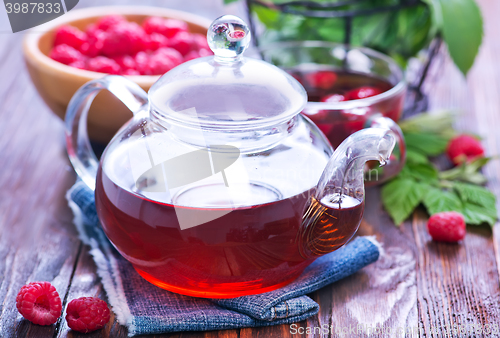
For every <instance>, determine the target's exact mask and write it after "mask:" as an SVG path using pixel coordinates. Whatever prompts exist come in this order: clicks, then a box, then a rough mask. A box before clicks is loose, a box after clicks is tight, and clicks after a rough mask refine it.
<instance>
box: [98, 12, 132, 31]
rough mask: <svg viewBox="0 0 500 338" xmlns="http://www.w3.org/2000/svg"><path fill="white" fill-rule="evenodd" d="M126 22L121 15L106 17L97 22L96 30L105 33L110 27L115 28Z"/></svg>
mask: <svg viewBox="0 0 500 338" xmlns="http://www.w3.org/2000/svg"><path fill="white" fill-rule="evenodd" d="M124 22H127V19H125V18H124V17H123V16H121V15H106V16H105V17H103V18H101V19H100V20H99V21H98V22H97V28H99V29H101V30H103V31H107V30H108V29H110V28H111V27H114V26H117V25H119V24H121V23H124Z"/></svg>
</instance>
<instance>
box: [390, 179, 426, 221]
mask: <svg viewBox="0 0 500 338" xmlns="http://www.w3.org/2000/svg"><path fill="white" fill-rule="evenodd" d="M428 189H429V186H428V185H427V184H422V183H419V182H417V181H416V180H415V179H412V178H409V177H398V178H395V179H393V180H392V181H390V182H389V183H387V184H386V185H384V186H383V187H382V204H383V205H384V208H385V210H387V212H388V213H389V215H390V216H391V218H392V220H393V221H394V223H395V224H396V225H400V224H401V223H402V222H403V221H404V220H405V219H407V218H408V216H410V214H411V213H412V212H413V210H414V209H415V208H416V207H417V206H418V205H419V204H420V202H421V201H422V198H423V197H424V195H425V192H426V191H427V190H428Z"/></svg>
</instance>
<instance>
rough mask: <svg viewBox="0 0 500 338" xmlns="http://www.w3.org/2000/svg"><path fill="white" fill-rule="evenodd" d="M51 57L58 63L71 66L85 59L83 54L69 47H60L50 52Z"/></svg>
mask: <svg viewBox="0 0 500 338" xmlns="http://www.w3.org/2000/svg"><path fill="white" fill-rule="evenodd" d="M49 57H50V58H51V59H53V60H55V61H57V62H60V63H64V64H65V65H69V64H70V63H73V62H75V61H81V60H83V59H84V57H83V55H82V53H80V52H79V51H77V50H76V49H74V48H73V47H71V46H68V45H59V46H56V47H54V49H52V50H51V51H50V54H49Z"/></svg>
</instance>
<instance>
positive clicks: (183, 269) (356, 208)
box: [96, 170, 363, 298]
mask: <svg viewBox="0 0 500 338" xmlns="http://www.w3.org/2000/svg"><path fill="white" fill-rule="evenodd" d="M97 182H98V183H97V188H96V207H97V211H98V214H99V218H100V220H101V223H102V226H103V228H104V230H105V232H106V235H107V236H108V237H109V239H110V240H111V242H112V243H113V244H114V245H115V247H116V248H117V249H118V251H119V252H120V253H121V254H122V255H123V256H124V257H125V258H126V259H127V260H129V261H130V262H131V263H132V264H133V265H134V268H135V269H136V270H137V272H138V273H139V274H140V275H141V276H142V277H144V278H145V279H147V280H148V281H150V282H151V283H153V284H155V285H157V286H159V287H161V288H164V289H167V290H170V291H173V292H177V293H181V294H185V295H191V296H197V297H209V298H210V297H212V298H228V297H237V296H242V295H248V294H255V293H261V292H266V291H271V290H274V289H276V288H279V287H281V286H283V285H285V284H287V283H289V282H290V281H292V280H293V279H295V278H296V277H298V275H300V273H301V272H302V271H303V270H304V268H305V267H306V266H307V265H308V264H310V263H311V261H312V260H314V259H315V258H316V257H318V256H320V255H322V254H324V253H327V252H331V251H334V250H336V249H337V248H339V247H340V246H342V245H344V244H345V243H346V242H347V241H348V240H349V239H350V238H351V237H352V236H353V234H354V233H355V232H356V230H357V228H358V226H359V223H360V221H361V217H362V214H363V202H362V201H358V200H357V199H355V198H353V197H349V196H343V197H342V199H339V198H338V196H327V197H324V198H322V200H321V201H317V200H316V199H314V198H313V197H312V196H311V193H312V192H313V189H311V190H310V191H305V192H304V193H303V194H299V195H296V196H293V197H291V198H287V199H283V200H279V201H275V202H272V203H267V204H261V205H255V206H249V207H240V208H236V209H234V210H232V211H230V212H228V213H227V214H225V215H223V216H222V217H219V218H216V219H214V220H212V221H209V222H206V223H204V224H200V225H198V226H195V227H191V228H187V229H184V230H182V229H181V227H180V225H179V221H178V218H177V216H176V210H175V209H176V208H182V209H188V210H189V211H190V212H192V213H193V215H194V217H196V213H204V214H206V213H211V212H214V213H216V212H220V210H221V209H220V208H217V209H202V208H189V207H181V206H175V207H174V206H173V205H171V204H166V203H160V202H157V201H153V200H150V199H147V198H145V197H143V196H140V195H138V194H135V193H133V192H130V191H127V190H124V189H123V188H120V187H118V186H117V185H116V184H114V183H113V182H112V181H111V180H110V179H109V178H108V177H107V176H106V175H105V174H104V173H102V171H101V170H100V171H99V174H98V178H97ZM306 208H307V212H306V213H305V216H304V221H303V211H305V210H306Z"/></svg>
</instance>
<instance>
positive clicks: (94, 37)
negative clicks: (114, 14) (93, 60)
mask: <svg viewBox="0 0 500 338" xmlns="http://www.w3.org/2000/svg"><path fill="white" fill-rule="evenodd" d="M105 39H106V32H105V31H103V30H100V29H98V28H96V27H95V26H93V27H91V28H89V29H87V40H86V41H85V42H84V43H83V44H82V46H81V47H80V52H81V53H82V54H83V55H86V56H88V57H96V56H97V55H99V54H100V53H101V50H102V47H103V46H104V40H105Z"/></svg>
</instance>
